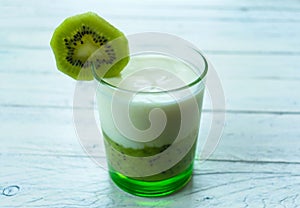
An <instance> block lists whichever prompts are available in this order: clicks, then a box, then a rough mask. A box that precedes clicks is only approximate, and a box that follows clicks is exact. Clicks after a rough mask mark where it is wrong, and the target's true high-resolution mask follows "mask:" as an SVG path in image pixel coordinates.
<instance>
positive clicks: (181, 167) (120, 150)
mask: <svg viewBox="0 0 300 208" xmlns="http://www.w3.org/2000/svg"><path fill="white" fill-rule="evenodd" d="M103 135H104V143H105V149H106V155H107V162H108V165H109V167H110V171H116V172H121V173H122V174H124V175H126V172H127V171H132V169H136V168H137V167H136V166H138V169H139V171H142V170H143V169H146V168H149V166H153V165H154V164H153V163H154V162H155V161H153V160H151V159H148V158H147V157H148V156H150V155H156V154H159V153H161V152H163V151H164V150H166V149H167V148H168V147H169V146H170V145H163V146H162V147H148V146H146V147H144V148H142V149H133V148H125V147H123V146H122V145H120V144H118V143H116V142H114V141H113V140H112V139H110V138H109V137H108V136H107V135H106V134H105V133H104V132H103ZM183 146H184V145H182V143H179V144H177V147H174V146H173V145H172V148H177V149H180V148H181V147H183ZM183 149H184V148H183ZM195 149H196V140H195V142H194V143H193V145H192V147H191V148H190V149H189V150H188V151H187V153H186V154H185V156H184V157H183V158H182V159H181V160H180V161H179V162H178V163H176V164H175V165H173V166H172V167H171V168H169V169H167V170H164V171H161V172H160V173H157V174H154V175H151V176H145V177H132V178H133V179H137V180H142V181H158V180H164V179H168V178H171V177H174V176H176V175H178V174H180V173H182V172H183V171H185V170H186V169H187V168H189V167H190V166H191V165H192V164H193V161H194V156H195ZM183 151H184V150H183ZM129 156H134V157H140V160H141V163H140V164H138V165H137V164H136V163H135V164H131V163H130V162H129V161H128V157H129ZM165 157H168V158H166V159H167V160H169V161H170V162H171V160H172V159H173V157H172V155H166V156H165ZM147 160H148V162H147V163H145V161H147ZM145 164H147V166H148V167H145V166H146V165H145Z"/></svg>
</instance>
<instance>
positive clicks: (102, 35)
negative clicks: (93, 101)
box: [50, 12, 129, 80]
mask: <svg viewBox="0 0 300 208" xmlns="http://www.w3.org/2000/svg"><path fill="white" fill-rule="evenodd" d="M115 39H121V41H118V44H110V43H111V42H113V40H115ZM50 46H51V48H52V50H53V53H54V56H55V60H56V66H57V68H58V69H59V70H60V71H61V72H63V73H65V74H67V75H69V76H70V77H72V78H74V79H76V80H92V79H93V78H94V76H98V77H97V78H98V79H99V77H100V78H101V77H112V76H116V75H118V74H119V73H120V71H121V70H122V69H123V68H124V67H125V66H126V65H127V63H128V61H129V55H128V54H129V49H128V42H127V39H126V37H125V35H124V34H123V33H122V32H121V31H119V30H118V29H116V28H115V27H114V26H112V25H111V24H110V23H108V22H107V21H106V20H104V19H103V18H101V17H100V16H98V15H97V14H95V13H93V12H87V13H83V14H79V15H75V16H72V17H69V18H67V19H65V20H64V21H63V22H62V23H61V24H60V25H59V26H58V27H57V28H56V30H55V31H54V33H53V36H52V39H51V41H50ZM99 50H101V53H96V55H95V52H96V51H99ZM91 65H93V68H94V70H95V71H96V73H95V72H92V67H91ZM97 72H99V73H97Z"/></svg>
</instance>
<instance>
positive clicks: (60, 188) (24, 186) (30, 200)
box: [0, 155, 300, 208]
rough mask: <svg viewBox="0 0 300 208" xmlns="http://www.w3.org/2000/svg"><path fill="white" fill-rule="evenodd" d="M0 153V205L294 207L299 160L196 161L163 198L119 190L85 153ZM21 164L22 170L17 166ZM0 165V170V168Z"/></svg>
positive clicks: (297, 202)
mask: <svg viewBox="0 0 300 208" xmlns="http://www.w3.org/2000/svg"><path fill="white" fill-rule="evenodd" d="M5 158H6V159H5V160H4V159H3V157H0V162H1V165H2V166H4V167H5V169H4V170H5V171H1V172H0V184H1V185H0V191H2V190H3V189H5V188H6V187H9V186H18V187H19V188H20V189H19V191H14V192H12V193H11V194H12V195H13V196H10V197H6V196H4V195H0V206H1V207H3V208H11V207H14V208H19V207H57V208H62V207H76V208H77V207H78V208H79V207H90V208H94V207H106V208H113V207H126V206H127V207H130V208H139V207H146V208H153V207H165V208H181V207H183V206H184V207H195V208H196V207H222V208H224V207H232V206H235V207H246V206H247V205H248V207H263V206H264V205H265V206H266V207H276V206H286V207H297V206H299V205H300V199H299V195H298V193H299V191H300V186H299V183H300V175H299V164H284V163H265V164H260V163H255V162H252V163H243V162H217V161H207V162H205V163H199V161H198V162H196V165H195V166H196V167H195V171H194V176H193V179H192V181H191V182H190V183H189V184H188V185H187V187H186V188H185V189H183V190H182V191H180V192H178V193H176V194H174V195H171V196H167V197H164V198H156V199H155V200H154V199H151V198H150V199H149V198H148V199H147V198H141V197H135V196H132V195H129V194H126V193H125V192H123V191H121V190H119V189H118V188H117V187H115V185H114V184H113V183H112V182H111V181H110V180H109V178H108V175H107V173H106V171H105V170H103V169H101V168H99V167H98V166H97V165H96V164H94V163H93V162H92V161H91V160H90V159H89V158H84V157H77V158H74V157H62V156H48V157H45V156H30V155H9V156H7V157H5ZM20 167H22V169H20ZM1 170H3V169H1Z"/></svg>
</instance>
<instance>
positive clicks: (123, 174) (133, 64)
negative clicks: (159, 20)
mask: <svg viewBox="0 0 300 208" xmlns="http://www.w3.org/2000/svg"><path fill="white" fill-rule="evenodd" d="M145 40H147V41H145ZM128 41H129V49H130V61H129V63H128V65H127V66H126V67H125V69H124V70H123V71H122V72H121V74H120V76H118V77H111V78H103V79H99V80H98V83H99V86H98V88H97V103H98V110H99V115H100V123H101V128H102V134H103V137H104V143H105V150H106V157H107V163H108V167H109V174H110V176H111V179H112V180H113V181H114V183H115V184H116V185H117V186H119V187H120V188H121V189H123V190H125V191H126V192H129V193H132V194H134V195H139V196H163V195H167V194H170V193H173V192H175V191H177V190H179V189H181V188H182V187H183V186H185V185H186V184H187V183H188V181H189V180H190V178H191V177H192V170H193V162H194V158H195V151H196V146H197V138H198V133H199V126H200V116H201V109H202V101H203V94H204V88H205V83H204V82H205V76H206V74H207V70H208V64H207V61H206V59H205V57H204V56H203V55H202V54H201V52H199V50H198V49H197V48H195V47H194V46H193V45H192V44H190V43H188V42H187V41H184V40H182V39H180V38H178V37H175V36H172V35H168V34H160V33H144V34H138V35H133V36H131V37H128Z"/></svg>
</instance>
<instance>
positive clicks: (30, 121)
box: [0, 0, 300, 208]
mask: <svg viewBox="0 0 300 208" xmlns="http://www.w3.org/2000/svg"><path fill="white" fill-rule="evenodd" d="M90 10H91V11H95V12H97V13H99V14H100V15H101V16H103V17H104V18H106V19H107V20H108V21H110V22H111V23H112V24H114V25H115V26H116V27H118V28H120V29H121V30H122V31H123V32H124V33H126V34H133V33H139V32H148V31H156V32H167V33H171V34H175V35H178V36H180V37H182V38H184V39H186V40H188V41H190V42H192V43H194V44H195V45H196V46H197V47H199V48H201V49H202V50H203V51H204V53H205V54H206V55H207V56H208V58H209V59H210V60H211V62H212V63H213V64H214V66H215V68H216V71H217V72H218V74H219V77H220V79H221V81H222V84H223V89H224V92H225V97H226V109H219V110H225V111H226V124H225V127H224V132H223V135H222V138H221V141H220V143H219V145H218V147H217V149H216V151H215V152H214V154H213V155H212V156H211V158H210V159H209V160H207V161H205V162H200V161H196V167H195V170H194V176H193V179H192V181H191V182H190V183H189V184H188V185H187V187H186V188H184V189H183V190H182V191H180V192H178V193H176V194H174V195H171V196H168V197H163V198H156V199H152V198H141V197H136V196H132V195H129V194H127V193H124V192H123V191H121V190H119V189H118V188H117V187H116V186H115V185H114V184H113V183H112V182H111V181H110V179H109V177H108V174H107V172H106V171H105V170H103V169H102V168H101V167H99V166H98V165H97V164H95V163H94V162H93V161H92V160H91V159H90V158H89V157H88V156H87V155H86V154H85V152H84V150H83V149H82V148H81V146H80V143H79V141H78V139H77V137H76V133H75V131H74V124H73V114H72V102H73V93H74V87H75V81H73V80H71V79H70V78H68V77H67V76H64V75H63V74H62V73H60V72H58V71H57V70H56V67H55V62H54V58H53V54H52V51H51V49H50V46H49V41H50V39H51V36H52V32H53V30H54V29H55V27H56V26H57V25H58V24H59V23H60V22H61V21H62V20H63V19H64V18H65V17H67V16H72V15H74V14H77V13H81V12H85V11H90ZM0 17H1V18H0V28H1V29H0V61H1V64H0V77H1V82H0V89H1V90H0V119H1V124H0V130H1V134H0V135H1V136H0V207H1V208H18V207H55V208H56V207H58V208H63V207H67V208H73V207H74V208H77V207H78V208H79V207H91V208H93V207H104V208H112V207H116V208H118V207H129V208H135V207H146V208H150V207H152V208H153V207H163V208H164V207H167V208H174V207H175V208H181V207H189V208H198V207H202V208H204V207H221V208H224V207H228V208H232V207H234V208H235V207H254V208H258V207H271V208H274V207H287V208H293V207H300V196H299V194H300V173H299V172H300V128H299V127H300V91H299V88H300V1H298V0H286V1H280V0H263V1H260V0H252V1H247V0H205V1H196V0H195V1H192V0H187V1H180V0H166V1H158V0H157V1H153V0H143V1H140V0H132V1H126V0H125V1H124V0H123V1H122V0H119V1H117V0H110V1H99V0H98V1H96V0H85V1H67V0H51V1H50V0H43V1H34V0H28V1H24V0H9V1H8V0H7V1H5V0H1V2H0ZM208 103H209V102H208V100H207V99H206V100H205V105H204V109H205V112H204V113H203V117H202V135H203V134H204V133H203V132H205V131H206V127H207V126H208V125H207V121H209V117H210V116H211V113H212V112H211V111H210V105H209V104H208ZM202 137H203V136H202ZM202 137H201V136H200V139H201V138H202Z"/></svg>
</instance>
